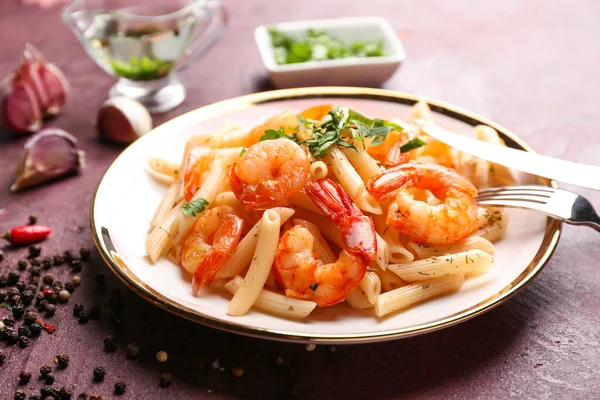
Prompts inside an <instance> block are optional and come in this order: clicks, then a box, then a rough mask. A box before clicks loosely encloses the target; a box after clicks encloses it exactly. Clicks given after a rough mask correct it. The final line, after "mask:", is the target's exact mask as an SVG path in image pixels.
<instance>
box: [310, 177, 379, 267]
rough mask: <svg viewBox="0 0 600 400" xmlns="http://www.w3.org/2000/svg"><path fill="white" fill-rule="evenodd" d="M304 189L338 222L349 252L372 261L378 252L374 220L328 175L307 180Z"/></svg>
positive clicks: (314, 201) (335, 222) (316, 203)
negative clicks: (327, 176)
mask: <svg viewBox="0 0 600 400" xmlns="http://www.w3.org/2000/svg"><path fill="white" fill-rule="evenodd" d="M304 190H305V192H306V194H308V196H309V197H310V198H311V200H312V201H313V203H314V204H315V205H316V206H317V207H319V209H320V210H321V211H323V213H325V215H327V216H328V217H329V218H330V219H331V220H332V221H333V223H334V224H336V225H337V226H339V228H340V230H341V232H342V240H343V241H344V245H345V248H346V250H347V251H348V253H350V254H354V255H357V256H361V257H363V258H364V259H365V260H366V261H368V262H371V261H373V260H374V259H375V253H376V252H377V238H376V235H375V225H374V224H373V220H372V219H371V217H367V216H366V215H363V213H362V212H361V211H360V209H359V208H358V206H357V205H356V204H355V203H354V202H353V201H352V199H351V198H350V196H348V194H347V193H346V192H345V191H344V189H343V188H342V187H341V186H340V185H338V184H336V183H334V182H333V181H331V180H329V179H327V178H326V179H319V180H316V181H309V182H307V183H306V186H305V188H304Z"/></svg>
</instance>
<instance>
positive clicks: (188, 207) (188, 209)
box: [181, 197, 209, 217]
mask: <svg viewBox="0 0 600 400" xmlns="http://www.w3.org/2000/svg"><path fill="white" fill-rule="evenodd" d="M208 204H209V203H208V201H206V200H204V199H203V198H201V197H199V198H197V199H195V200H192V201H189V202H187V203H185V204H184V205H183V206H182V207H181V212H182V213H183V215H187V216H188V217H195V216H196V214H199V213H201V212H202V211H204V210H206V206H208Z"/></svg>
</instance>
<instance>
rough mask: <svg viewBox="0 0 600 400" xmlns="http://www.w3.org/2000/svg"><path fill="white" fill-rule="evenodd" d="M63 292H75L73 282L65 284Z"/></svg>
mask: <svg viewBox="0 0 600 400" xmlns="http://www.w3.org/2000/svg"><path fill="white" fill-rule="evenodd" d="M65 290H66V291H67V292H69V293H73V292H74V291H75V284H74V283H73V282H67V283H65Z"/></svg>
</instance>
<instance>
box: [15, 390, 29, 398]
mask: <svg viewBox="0 0 600 400" xmlns="http://www.w3.org/2000/svg"><path fill="white" fill-rule="evenodd" d="M13 398H14V399H15V400H25V399H26V398H27V394H26V393H25V392H24V391H22V390H17V391H15V395H14V397H13Z"/></svg>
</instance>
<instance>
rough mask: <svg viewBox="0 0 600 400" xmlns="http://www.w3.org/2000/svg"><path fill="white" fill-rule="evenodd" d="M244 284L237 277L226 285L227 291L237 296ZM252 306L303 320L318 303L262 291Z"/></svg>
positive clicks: (241, 279) (240, 278)
mask: <svg viewBox="0 0 600 400" xmlns="http://www.w3.org/2000/svg"><path fill="white" fill-rule="evenodd" d="M243 284H244V279H243V278H242V277H240V276H236V277H235V278H233V279H232V280H230V281H229V282H227V283H226V284H225V289H227V291H229V293H231V294H233V295H235V294H236V293H237V292H238V290H239V289H240V288H241V287H242V286H243ZM252 306H253V307H256V308H258V309H259V310H261V311H265V312H268V313H271V314H274V315H279V316H281V317H285V318H294V319H302V318H306V317H308V315H309V314H310V313H311V312H312V310H314V309H315V307H316V306H317V303H315V302H314V301H307V300H298V299H292V298H290V297H286V296H285V295H282V294H279V293H274V292H271V291H268V290H264V289H262V290H261V291H260V293H259V294H258V297H257V298H256V301H255V302H254V304H252Z"/></svg>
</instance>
